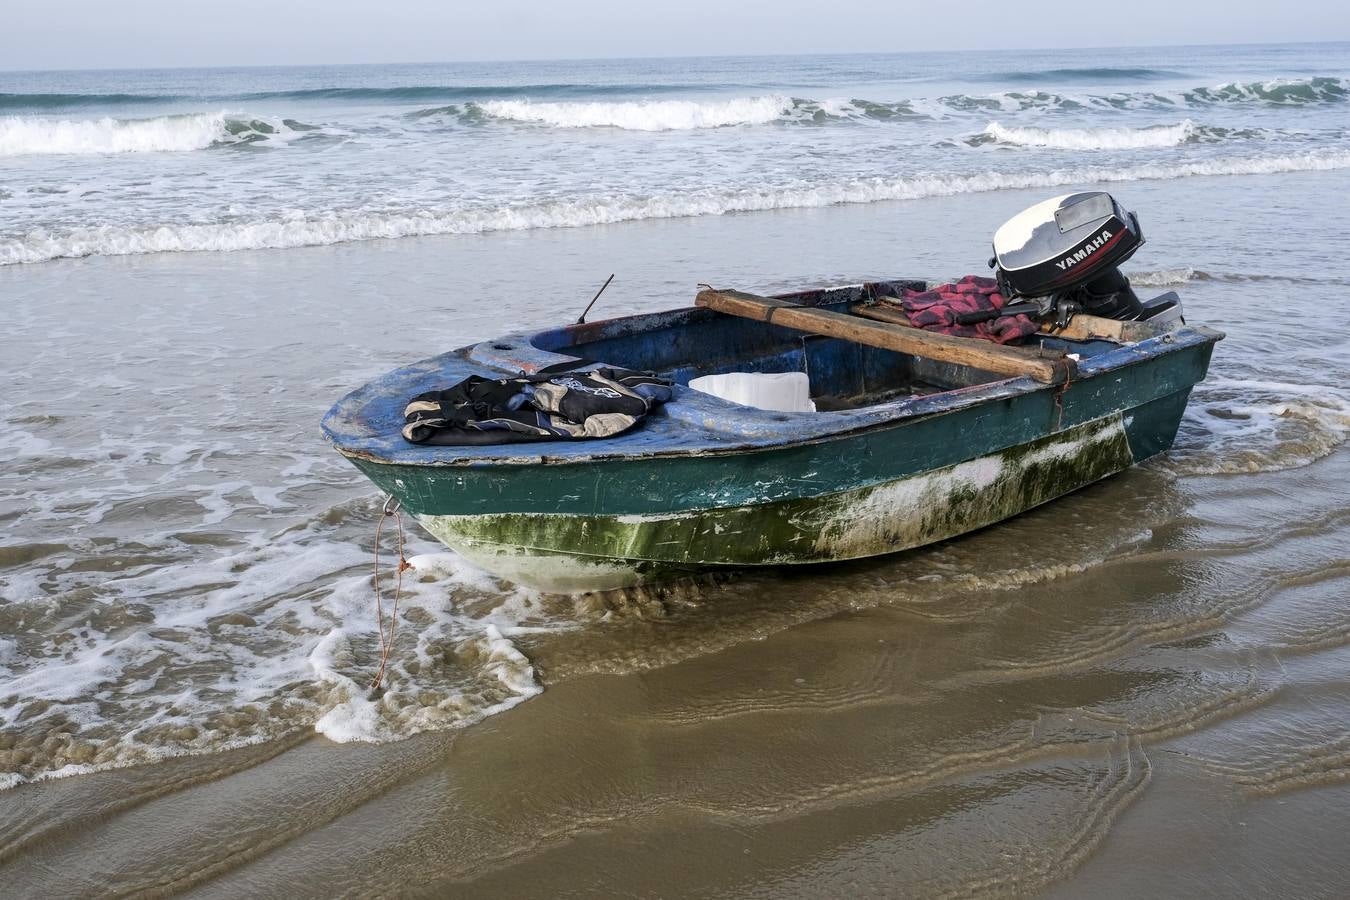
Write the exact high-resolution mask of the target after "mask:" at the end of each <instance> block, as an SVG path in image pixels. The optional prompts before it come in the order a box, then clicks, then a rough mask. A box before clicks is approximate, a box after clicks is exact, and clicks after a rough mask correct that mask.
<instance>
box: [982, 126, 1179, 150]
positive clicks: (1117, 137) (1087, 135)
mask: <svg viewBox="0 0 1350 900" xmlns="http://www.w3.org/2000/svg"><path fill="white" fill-rule="evenodd" d="M1204 133H1205V131H1204V129H1203V128H1202V127H1201V126H1197V125H1196V124H1195V123H1194V122H1192V121H1191V120H1190V119H1183V120H1182V121H1180V122H1178V123H1176V124H1175V125H1150V126H1148V127H1145V128H1027V127H1012V126H1006V125H1001V124H999V123H998V122H990V123H989V125H988V126H986V127H985V129H984V131H982V132H980V134H979V135H978V136H977V138H976V139H975V142H977V143H984V142H989V141H992V142H995V143H999V144H1011V145H1013V146H1017V147H1046V148H1050V149H1055V150H1140V149H1149V148H1158V147H1175V146H1178V145H1179V144H1184V143H1187V142H1189V141H1195V140H1198V139H1199V138H1200V136H1201V135H1202V134H1204Z"/></svg>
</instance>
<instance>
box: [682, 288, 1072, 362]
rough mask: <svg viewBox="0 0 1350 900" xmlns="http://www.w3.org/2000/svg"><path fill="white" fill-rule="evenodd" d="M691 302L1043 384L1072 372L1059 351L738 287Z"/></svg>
mask: <svg viewBox="0 0 1350 900" xmlns="http://www.w3.org/2000/svg"><path fill="white" fill-rule="evenodd" d="M694 303H695V304H696V305H698V306H703V307H706V308H708V309H715V310H717V311H718V312H721V313H726V314H727V315H732V316H739V317H741V318H745V319H754V320H756V321H759V322H769V323H772V324H774V325H781V326H783V327H784V328H795V329H797V330H798V331H806V332H810V333H811V334H822V335H826V336H828V337H836V338H842V339H844V340H846V341H855V342H856V343H859V344H866V345H867V346H869V347H880V348H881V349H883V350H895V351H897V352H899V353H908V354H910V355H912V356H923V357H927V358H929V359H937V360H941V361H942V362H950V363H957V364H960V365H965V366H974V367H975V368H977V369H982V370H984V371H986V372H993V373H994V374H996V375H1012V376H1016V375H1030V376H1031V377H1032V378H1034V379H1036V380H1037V381H1040V382H1043V383H1045V384H1059V383H1061V382H1064V381H1067V380H1069V379H1071V378H1073V376H1074V367H1073V361H1072V360H1070V359H1067V358H1066V357H1064V355H1063V354H1056V355H1055V356H1049V357H1047V356H1041V355H1040V354H1039V353H1037V352H1035V351H1029V350H1022V349H1018V348H1014V347H1002V346H999V345H998V344H994V343H991V342H989V341H981V340H976V339H974V338H962V337H952V336H951V335H947V334H936V333H934V332H931V331H923V330H921V329H918V328H911V327H908V326H906V325H897V324H894V323H891V322H878V321H872V320H868V319H861V318H859V317H857V316H851V315H848V314H847V313H838V312H832V311H830V310H825V309H815V308H813V307H809V306H801V305H799V304H796V303H791V302H789V301H787V300H777V299H775V298H773V297H760V296H757V295H755V294H746V293H743V292H741V291H716V290H705V291H700V292H699V293H698V296H697V297H695V298H694Z"/></svg>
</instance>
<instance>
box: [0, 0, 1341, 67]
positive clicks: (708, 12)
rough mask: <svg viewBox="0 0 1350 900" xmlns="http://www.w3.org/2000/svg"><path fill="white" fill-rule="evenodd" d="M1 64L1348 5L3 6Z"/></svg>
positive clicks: (653, 42) (1270, 24)
mask: <svg viewBox="0 0 1350 900" xmlns="http://www.w3.org/2000/svg"><path fill="white" fill-rule="evenodd" d="M0 20H3V22H4V28H3V30H2V31H0V69H11V70H13V69H79V68H157V67H177V66H231V65H238V66H251V65H314V64H324V63H383V62H454V61H471V60H473V61H476V60H520V59H576V58H588V59H594V58H616V57H643V56H721V55H741V54H746V55H750V54H765V53H785V54H799V53H847V52H895V51H905V50H956V49H962V48H970V49H972V50H978V51H983V52H997V51H1012V50H1020V49H1028V48H1040V47H1048V48H1062V47H1082V46H1088V47H1093V46H1095V47H1103V46H1105V47H1120V46H1155V45H1167V44H1228V43H1266V42H1272V43H1273V42H1284V41H1291V42H1292V41H1342V40H1350V3H1347V2H1345V0H1262V2H1260V3H1253V2H1250V0H1248V2H1243V0H1236V2H1235V0H1127V2H1124V3H1121V2H1115V3H1105V2H1102V0H1056V2H1051V0H956V2H951V0H948V2H933V0H929V2H913V0H889V2H887V0H870V2H864V0H829V2H822V0H748V2H736V0H675V2H665V3H643V2H641V0H570V2H569V0H555V2H545V0H535V2H526V0H473V2H465V0H223V2H222V0H211V2H203V0H48V2H42V3H39V2H35V0H0Z"/></svg>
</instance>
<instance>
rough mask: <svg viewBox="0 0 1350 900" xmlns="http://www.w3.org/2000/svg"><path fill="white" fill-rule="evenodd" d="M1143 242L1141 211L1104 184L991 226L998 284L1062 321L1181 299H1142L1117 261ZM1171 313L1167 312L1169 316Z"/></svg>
mask: <svg viewBox="0 0 1350 900" xmlns="http://www.w3.org/2000/svg"><path fill="white" fill-rule="evenodd" d="M1143 243H1144V232H1143V230H1142V229H1140V227H1139V219H1138V218H1136V217H1135V214H1134V213H1132V212H1130V211H1128V210H1126V209H1125V208H1124V207H1122V206H1121V205H1120V204H1119V203H1117V202H1116V200H1115V198H1114V197H1112V196H1111V195H1110V194H1108V193H1106V192H1105V191H1084V192H1082V193H1078V194H1065V195H1064V196H1063V197H1055V198H1053V199H1050V200H1046V201H1043V202H1041V203H1037V204H1036V205H1035V206H1032V207H1030V208H1029V209H1025V210H1023V211H1022V212H1020V213H1018V214H1017V215H1015V216H1013V217H1012V218H1011V219H1009V220H1008V221H1007V222H1005V223H1004V224H1003V225H1002V226H1001V227H1000V228H999V229H998V231H996V232H995V233H994V258H993V259H991V260H990V261H989V265H991V266H996V267H997V273H996V274H997V278H998V285H999V292H1000V293H1002V294H1003V296H1004V297H1007V298H1008V299H1009V300H1013V299H1014V298H1020V299H1022V300H1024V301H1030V302H1033V303H1036V304H1038V306H1039V308H1040V312H1041V315H1043V316H1048V315H1051V314H1052V313H1053V314H1054V315H1055V317H1056V318H1057V319H1058V320H1059V322H1060V324H1064V323H1066V322H1067V321H1068V320H1069V319H1070V318H1071V317H1072V316H1073V314H1074V313H1076V312H1085V313H1088V314H1090V315H1094V316H1103V317H1105V318H1109V319H1151V318H1155V317H1160V316H1162V314H1163V313H1164V312H1167V311H1168V310H1172V309H1175V310H1176V315H1179V313H1180V305H1179V302H1178V301H1177V299H1176V295H1175V294H1170V295H1164V296H1163V297H1158V298H1156V299H1155V300H1152V301H1150V302H1149V303H1147V304H1142V303H1140V302H1139V298H1138V297H1137V296H1136V295H1135V293H1134V289H1133V288H1131V287H1130V281H1129V279H1128V278H1126V277H1125V276H1124V275H1123V274H1122V273H1121V271H1120V269H1119V268H1117V267H1118V266H1119V265H1120V264H1121V263H1123V262H1125V260H1127V259H1129V258H1130V257H1131V256H1132V255H1133V254H1134V251H1136V250H1138V249H1139V248H1140V247H1141V246H1143ZM1170 317H1171V316H1166V318H1170Z"/></svg>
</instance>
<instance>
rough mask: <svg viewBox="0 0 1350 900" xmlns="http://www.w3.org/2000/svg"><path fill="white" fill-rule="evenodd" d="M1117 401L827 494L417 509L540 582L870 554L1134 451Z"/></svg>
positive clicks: (582, 584)
mask: <svg viewBox="0 0 1350 900" xmlns="http://www.w3.org/2000/svg"><path fill="white" fill-rule="evenodd" d="M1134 461H1135V460H1134V456H1133V454H1132V453H1131V452H1130V443H1129V439H1128V437H1127V434H1126V428H1125V424H1124V421H1123V419H1122V416H1121V415H1120V414H1119V413H1116V414H1113V415H1111V416H1107V417H1105V418H1102V419H1098V420H1095V421H1093V422H1088V423H1085V424H1082V425H1078V426H1075V427H1073V428H1069V429H1065V430H1064V431H1062V432H1058V433H1056V434H1053V435H1048V436H1046V437H1043V438H1039V439H1037V440H1034V441H1030V442H1028V443H1025V444H1020V445H1017V446H1014V447H1010V448H1008V449H1006V450H1002V451H999V452H997V453H991V454H987V455H984V456H980V457H976V458H975V459H971V460H967V461H965V462H961V463H957V464H955V465H950V466H945V467H943V468H940V469H935V470H933V471H930V472H925V473H922V474H919V475H914V476H910V477H907V478H901V479H896V480H893V481H888V482H883V483H881V484H877V485H870V486H867V487H863V488H857V489H854V490H847V491H841V492H838V493H834V494H829V495H825V496H818V497H809V498H797V499H793V500H786V501H777V502H769V503H763V504H752V505H746V506H737V507H725V508H713V509H701V510H688V511H682V512H678V513H671V514H665V515H662V514H650V515H626V516H581V515H563V514H526V513H493V514H485V515H467V516H441V515H422V516H419V517H418V518H419V521H420V522H421V523H422V525H423V526H424V527H425V528H426V529H427V530H428V531H430V532H431V533H432V534H434V535H435V536H436V537H438V538H439V539H440V540H442V541H443V542H444V543H446V544H448V545H449V546H450V547H452V548H454V549H456V550H458V551H459V552H461V553H463V554H464V555H466V556H467V557H469V558H470V559H471V560H474V561H477V562H478V563H479V564H481V565H483V566H485V567H486V568H489V569H492V570H495V571H498V572H500V573H501V574H502V575H503V576H504V577H507V578H510V579H511V580H512V581H517V582H519V583H522V584H526V585H529V586H532V587H537V588H539V589H542V590H546V591H563V592H573V591H577V590H588V589H589V590H599V589H609V588H614V587H622V586H626V585H630V584H636V583H638V582H641V581H646V580H650V579H652V578H659V577H662V576H665V575H669V574H671V573H672V572H676V573H678V572H680V571H684V570H689V569H693V568H697V567H701V566H758V565H794V564H802V563H819V562H831V561H839V560H846V559H857V558H860V557H866V556H876V555H880V554H883V553H892V552H896V551H899V550H907V549H910V548H913V547H920V546H923V545H925V544H930V543H933V542H935V541H940V540H944V539H946V538H950V537H955V536H956V535H959V534H963V533H965V532H967V531H972V530H974V529H977V528H982V527H984V526H986V525H991V524H993V523H994V522H997V521H1000V520H1001V519H1005V518H1008V517H1009V516H1013V515H1016V514H1018V513H1020V512H1023V511H1025V510H1027V509H1030V508H1032V507H1033V506H1037V505H1039V504H1041V503H1045V502H1046V501H1048V500H1053V499H1054V498H1056V497H1059V496H1061V495H1063V494H1066V493H1069V492H1070V491H1073V490H1076V489H1078V488H1080V487H1083V486H1085V485H1087V484H1091V483H1092V482H1094V481H1097V480H1099V479H1101V478H1104V477H1106V476H1108V475H1111V474H1114V473H1115V472H1119V471H1121V470H1122V469H1125V468H1127V467H1129V466H1130V465H1132V464H1133V463H1134Z"/></svg>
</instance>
